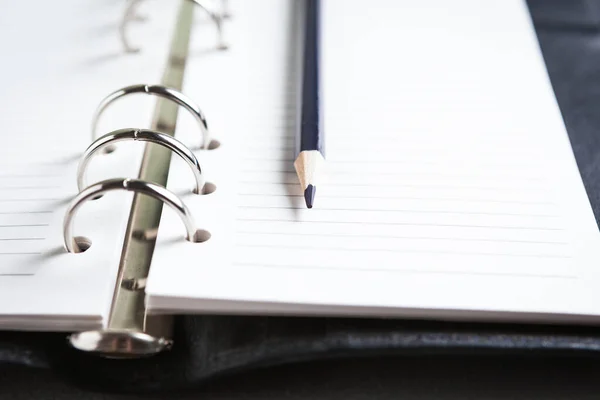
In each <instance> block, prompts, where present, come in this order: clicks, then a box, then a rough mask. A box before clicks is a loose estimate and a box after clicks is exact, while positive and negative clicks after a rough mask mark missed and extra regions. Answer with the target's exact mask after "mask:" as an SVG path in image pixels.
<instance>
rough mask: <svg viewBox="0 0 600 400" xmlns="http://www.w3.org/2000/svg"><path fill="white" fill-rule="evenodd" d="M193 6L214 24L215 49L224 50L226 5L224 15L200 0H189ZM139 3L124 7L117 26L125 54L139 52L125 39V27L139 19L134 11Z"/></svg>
mask: <svg viewBox="0 0 600 400" xmlns="http://www.w3.org/2000/svg"><path fill="white" fill-rule="evenodd" d="M191 1H192V2H193V3H194V4H195V5H197V6H198V7H200V8H201V9H202V10H204V11H205V12H206V14H208V16H209V17H210V19H212V21H213V23H214V24H215V28H216V29H217V45H216V48H217V49H226V48H227V45H226V44H225V42H224V41H223V18H227V17H228V16H229V12H228V8H227V4H225V5H224V7H223V8H224V11H225V13H224V14H220V13H217V12H215V11H213V10H211V9H210V8H209V7H207V6H206V5H204V4H203V2H202V1H201V0H191ZM139 3H141V0H130V1H129V3H128V4H127V7H125V12H124V13H123V18H121V23H120V24H119V37H120V38H121V44H122V45H123V48H124V49H125V52H126V53H137V52H139V51H140V48H139V47H133V46H132V45H131V44H130V43H129V39H128V38H127V25H129V23H130V22H131V21H136V20H140V17H138V16H137V14H136V10H137V7H138V5H139Z"/></svg>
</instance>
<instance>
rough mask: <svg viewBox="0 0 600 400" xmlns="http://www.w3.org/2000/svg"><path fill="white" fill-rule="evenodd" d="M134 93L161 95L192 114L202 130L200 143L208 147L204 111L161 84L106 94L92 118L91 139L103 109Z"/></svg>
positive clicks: (139, 86)
mask: <svg viewBox="0 0 600 400" xmlns="http://www.w3.org/2000/svg"><path fill="white" fill-rule="evenodd" d="M134 93H145V94H150V95H153V96H158V97H162V98H164V99H167V100H170V101H172V102H174V103H176V104H178V105H180V106H182V107H183V108H185V109H186V110H188V111H189V112H190V113H191V114H192V116H193V117H194V118H195V119H196V121H198V124H199V125H200V130H201V131H202V145H203V147H204V148H208V145H209V144H210V134H209V131H208V124H207V122H206V118H205V117H204V113H203V112H202V110H200V107H198V106H197V105H196V104H195V103H194V102H193V101H192V99H190V98H189V97H187V96H186V95H184V94H183V93H181V92H180V91H178V90H175V89H173V88H169V87H166V86H163V85H144V84H139V85H131V86H126V87H124V88H121V89H119V90H115V91H114V92H112V93H111V94H109V95H108V96H106V97H105V98H104V99H103V100H102V101H101V102H100V105H98V108H97V109H96V112H95V113H94V118H92V140H96V137H97V134H96V131H97V128H98V120H99V119H100V117H101V116H102V113H103V112H104V110H105V109H106V108H107V107H108V106H109V105H110V104H111V103H112V102H114V101H115V100H117V99H119V98H121V97H123V96H127V95H130V94H134Z"/></svg>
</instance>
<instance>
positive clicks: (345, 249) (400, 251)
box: [236, 243, 572, 259]
mask: <svg viewBox="0 0 600 400" xmlns="http://www.w3.org/2000/svg"><path fill="white" fill-rule="evenodd" d="M236 246H237V247H252V248H256V247H261V248H275V249H279V250H282V249H286V250H317V251H332V252H334V251H343V252H355V253H356V252H363V253H377V252H384V253H398V254H453V255H468V256H503V257H526V258H562V259H570V258H572V256H570V255H562V254H514V253H512V254H511V253H502V252H497V253H491V252H490V253H486V252H475V251H451V250H434V249H428V250H414V249H393V248H383V247H380V248H374V247H371V248H356V247H319V246H308V245H295V246H292V245H281V244H277V245H269V244H251V245H248V244H244V243H236Z"/></svg>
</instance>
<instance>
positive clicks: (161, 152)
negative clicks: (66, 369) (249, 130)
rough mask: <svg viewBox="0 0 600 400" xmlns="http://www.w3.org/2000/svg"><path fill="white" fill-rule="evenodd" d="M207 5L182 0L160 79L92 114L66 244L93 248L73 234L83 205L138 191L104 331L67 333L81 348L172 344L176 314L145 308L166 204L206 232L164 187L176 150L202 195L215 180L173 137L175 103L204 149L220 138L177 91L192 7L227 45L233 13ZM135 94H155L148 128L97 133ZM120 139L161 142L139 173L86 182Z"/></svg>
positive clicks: (114, 350) (102, 351)
mask: <svg viewBox="0 0 600 400" xmlns="http://www.w3.org/2000/svg"><path fill="white" fill-rule="evenodd" d="M140 2H141V0H131V1H129V3H128V5H127V6H126V9H125V13H124V16H123V20H122V22H121V24H120V26H119V34H120V38H121V42H122V44H123V47H124V51H125V52H128V53H131V52H138V51H139V49H138V48H134V47H132V46H131V45H130V44H129V40H128V39H127V35H126V26H127V25H128V24H129V22H131V21H137V20H140V19H142V18H140V17H138V16H137V14H136V10H137V6H138V5H139V3H140ZM205 3H209V2H203V1H199V0H184V1H182V6H181V8H180V10H179V14H178V19H177V27H176V29H175V33H174V37H173V40H172V43H171V50H170V54H169V58H168V60H167V63H166V68H165V72H164V74H163V78H162V83H161V84H159V85H147V84H138V85H132V86H128V87H124V88H121V89H119V90H116V91H114V92H112V93H110V94H109V95H108V96H106V97H105V98H104V99H103V100H102V101H101V102H100V104H99V106H98V108H97V110H96V113H95V115H94V117H93V119H92V141H93V142H92V144H91V145H90V146H89V147H88V148H87V150H86V151H85V152H84V154H83V156H82V158H81V161H80V163H79V166H78V171H77V185H78V189H79V194H78V195H77V196H76V197H75V198H74V199H73V200H72V201H71V203H70V204H69V206H68V207H67V211H66V213H65V217H64V222H63V235H64V245H65V248H66V249H67V250H68V251H69V252H71V253H77V252H83V251H85V250H87V248H89V245H90V243H89V241H87V240H86V239H85V237H83V236H75V235H74V233H73V222H74V220H75V218H76V216H77V210H78V209H80V208H81V207H84V206H85V203H86V202H88V201H90V200H93V199H96V198H99V197H101V196H102V195H103V194H105V193H107V192H112V191H129V192H133V193H134V197H133V203H132V208H131V212H130V216H129V220H128V224H127V231H126V234H125V241H124V246H123V251H122V254H121V261H120V265H119V272H118V277H117V281H116V285H115V292H114V296H113V302H112V306H111V311H110V316H109V319H108V323H107V326H106V327H105V328H104V329H101V330H94V331H86V332H79V333H74V334H72V335H70V336H69V338H68V340H69V342H70V344H71V345H72V346H73V347H74V348H76V349H78V350H81V351H84V352H90V353H96V354H99V355H101V356H104V357H111V358H130V357H141V356H149V355H153V354H156V353H159V352H161V351H163V350H167V349H169V348H170V347H171V346H172V344H173V341H172V339H171V337H172V317H171V316H165V315H148V314H147V312H146V307H145V304H144V297H145V293H144V288H145V284H146V279H147V276H148V274H149V269H150V261H151V258H152V253H153V250H154V244H155V239H156V232H157V230H158V224H159V221H160V216H161V211H162V206H163V204H166V205H167V206H169V207H171V208H172V209H173V210H175V212H176V213H177V214H178V215H179V216H180V217H181V219H182V221H183V224H184V226H185V229H186V239H187V240H189V241H195V242H199V241H203V240H205V238H206V236H207V232H206V231H203V230H201V229H198V228H197V226H196V223H195V222H194V219H193V216H192V215H191V213H190V211H189V209H188V208H187V206H186V205H185V203H184V202H183V201H181V199H179V197H178V196H177V195H175V194H174V193H172V192H171V191H169V190H168V189H166V187H165V185H166V182H167V177H168V172H169V171H168V170H169V163H170V159H171V154H172V153H174V154H176V155H177V156H179V157H181V158H182V159H183V160H184V161H186V163H187V164H188V165H189V167H190V169H191V170H192V171H193V174H194V178H195V182H194V192H195V193H197V194H199V195H201V194H207V193H210V191H211V185H210V184H207V183H206V181H205V179H204V176H203V173H202V169H201V166H200V163H199V162H198V159H197V158H196V156H195V155H194V153H193V152H192V151H191V150H190V149H189V148H188V147H187V146H186V145H184V144H183V143H181V142H180V141H179V140H177V139H175V138H174V137H173V135H174V133H175V126H176V121H177V115H178V109H179V107H182V108H184V109H185V110H186V111H188V112H189V113H190V114H191V115H192V116H193V117H194V118H195V119H196V120H197V122H198V125H199V127H200V131H201V135H202V144H201V146H202V148H203V149H211V148H213V147H218V142H217V141H215V140H213V139H212V138H211V137H210V134H209V130H208V124H207V121H206V118H205V116H204V114H203V113H202V111H201V110H200V108H199V107H198V106H197V105H196V104H195V103H194V102H193V100H192V99H190V98H189V97H187V96H185V95H184V94H183V93H181V91H180V89H181V86H182V82H183V76H184V72H185V65H186V60H187V55H188V47H189V41H190V33H191V27H192V19H193V8H194V6H199V7H200V8H201V9H202V10H203V11H205V12H206V13H207V14H208V15H209V17H210V19H211V20H212V21H213V23H214V25H215V28H216V30H217V37H218V39H217V44H216V47H217V48H218V49H225V48H227V46H226V45H225V44H224V42H223V36H222V21H223V19H224V18H226V17H227V16H228V15H229V13H228V12H227V4H226V2H225V1H223V2H222V3H221V4H220V5H221V11H220V12H217V11H215V7H216V6H217V4H216V3H211V5H212V7H209V6H208V5H207V4H205ZM132 94H146V95H151V96H155V97H158V100H157V103H156V107H155V112H154V118H153V121H152V124H151V128H150V129H136V128H127V129H120V130H116V131H113V132H110V133H108V134H105V135H102V136H100V137H98V135H97V132H96V131H97V129H96V126H97V124H98V121H99V119H100V118H101V116H102V114H103V112H104V110H105V109H106V108H107V107H109V106H110V105H111V104H113V103H114V102H115V101H116V100H118V99H119V98H121V97H124V96H130V95H132ZM122 141H140V142H148V143H154V144H156V145H157V146H147V147H146V149H145V151H144V155H143V159H142V165H141V168H140V173H139V177H138V178H136V179H133V178H114V179H108V180H104V181H102V182H96V183H91V184H90V183H88V182H86V179H85V173H86V168H87V165H88V163H89V161H90V160H91V159H92V158H93V157H102V154H106V153H110V152H112V151H118V148H117V147H116V146H115V143H117V142H122ZM156 200H158V201H156Z"/></svg>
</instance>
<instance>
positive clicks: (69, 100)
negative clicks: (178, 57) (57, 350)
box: [0, 1, 176, 330]
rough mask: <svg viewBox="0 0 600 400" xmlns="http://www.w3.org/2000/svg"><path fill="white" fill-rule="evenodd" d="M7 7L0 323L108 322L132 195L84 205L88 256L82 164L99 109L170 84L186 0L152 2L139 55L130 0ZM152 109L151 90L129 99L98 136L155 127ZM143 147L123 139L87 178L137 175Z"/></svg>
mask: <svg viewBox="0 0 600 400" xmlns="http://www.w3.org/2000/svg"><path fill="white" fill-rule="evenodd" d="M1 3H3V2H1V1H0V4H1ZM4 3H6V4H4V7H3V10H4V11H3V12H2V15H0V50H1V51H2V54H3V55H4V57H3V59H2V72H3V74H4V80H3V90H2V92H1V93H0V105H1V109H2V112H1V113H0V125H1V126H2V133H1V135H2V141H3V145H2V147H1V148H0V329H49V330H63V329H64V330H77V329H87V328H94V327H99V326H101V324H102V322H103V319H104V318H105V317H106V316H107V313H108V310H109V307H110V304H111V299H112V293H113V290H114V282H115V279H116V272H117V269H118V265H119V260H120V255H121V248H122V242H123V235H124V230H125V225H126V223H127V218H128V213H129V209H130V203H131V195H129V194H126V193H109V194H106V195H105V196H104V197H102V198H101V199H99V200H96V201H93V202H89V203H88V204H86V205H84V206H83V207H82V208H81V209H80V211H79V212H78V214H77V216H76V219H75V227H74V232H75V234H76V235H80V236H85V237H87V238H89V239H91V241H92V246H91V248H90V249H89V250H88V251H86V252H85V253H81V254H68V253H66V250H64V248H63V235H62V223H63V217H64V214H65V209H66V206H67V204H68V202H69V201H70V200H71V199H72V198H73V197H74V196H75V195H76V194H77V186H76V168H77V164H78V162H79V160H80V157H81V155H82V154H83V152H84V150H85V149H86V147H87V146H88V145H89V144H90V143H91V131H90V129H91V126H90V125H91V119H92V116H93V113H94V110H95V108H96V106H97V105H98V104H99V102H100V100H102V98H103V97H104V96H106V95H108V94H109V93H110V92H112V91H113V90H116V89H118V88H120V87H123V86H126V85H130V84H135V83H155V82H158V80H159V78H160V75H161V73H162V68H163V64H164V62H165V60H166V54H167V48H168V40H169V37H170V35H169V34H170V29H171V25H172V22H171V21H174V19H175V11H176V6H175V5H173V4H171V5H169V4H166V5H164V6H163V5H162V4H164V2H161V1H148V2H145V3H143V6H141V7H140V13H141V14H144V15H146V16H147V17H148V22H146V23H145V24H140V23H132V26H130V28H129V32H130V36H131V41H132V42H133V41H135V44H136V45H138V44H139V45H140V46H141V47H142V48H143V52H142V53H140V54H137V55H128V54H124V53H123V50H122V47H121V43H120V41H119V35H118V24H119V21H120V18H121V15H122V13H123V11H124V7H125V4H121V3H118V4H117V3H114V4H111V3H110V2H85V3H82V2H78V1H65V2H60V3H55V2H36V3H35V5H34V6H33V7H32V5H31V4H29V3H28V4H25V3H22V4H21V3H19V4H16V3H13V2H8V1H6V2H4ZM9 3H10V4H9ZM167 3H168V2H167ZM156 7H158V8H156ZM31 27H35V29H33V28H31ZM140 33H143V34H145V35H146V39H143V38H142V37H140V36H139V35H140ZM152 105H153V101H152V99H148V98H145V97H136V96H132V98H128V99H123V100H122V101H118V102H117V103H115V104H114V105H113V106H111V107H110V108H109V109H108V110H107V112H106V114H105V115H104V116H103V118H102V120H101V121H100V126H99V129H98V132H99V133H100V134H103V133H107V132H108V131H110V130H113V129H118V128H125V127H140V128H143V127H148V126H149V124H150V121H151V111H152ZM142 151H143V145H140V144H137V143H136V144H131V145H129V144H123V145H119V146H118V147H117V150H116V151H115V152H114V153H111V154H109V155H99V156H98V157H96V159H94V160H92V162H91V163H90V168H89V171H88V173H87V174H86V177H87V179H86V181H87V182H88V184H91V183H94V182H97V181H99V180H102V179H107V178H115V177H135V176H137V173H138V170H139V160H140V156H141V152H142Z"/></svg>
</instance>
